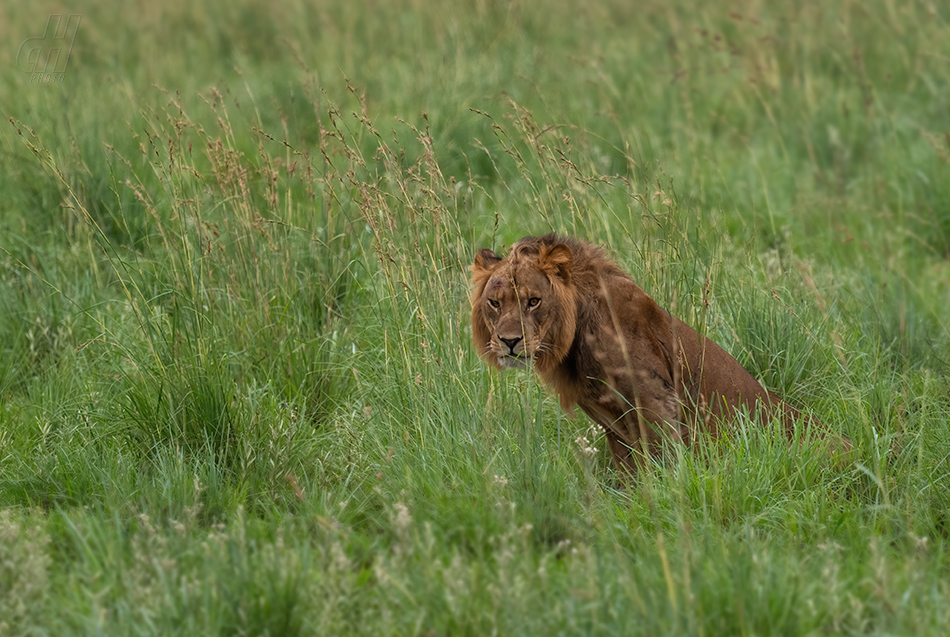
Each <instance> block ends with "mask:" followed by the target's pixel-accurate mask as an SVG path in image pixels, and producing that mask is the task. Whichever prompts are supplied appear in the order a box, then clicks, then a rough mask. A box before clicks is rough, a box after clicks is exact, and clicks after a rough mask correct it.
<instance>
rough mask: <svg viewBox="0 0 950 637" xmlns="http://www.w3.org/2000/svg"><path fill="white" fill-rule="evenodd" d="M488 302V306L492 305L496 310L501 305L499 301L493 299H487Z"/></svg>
mask: <svg viewBox="0 0 950 637" xmlns="http://www.w3.org/2000/svg"><path fill="white" fill-rule="evenodd" d="M488 304H489V305H490V306H492V307H493V308H494V309H496V310H497V309H498V308H499V307H501V303H499V302H498V301H496V300H495V299H488Z"/></svg>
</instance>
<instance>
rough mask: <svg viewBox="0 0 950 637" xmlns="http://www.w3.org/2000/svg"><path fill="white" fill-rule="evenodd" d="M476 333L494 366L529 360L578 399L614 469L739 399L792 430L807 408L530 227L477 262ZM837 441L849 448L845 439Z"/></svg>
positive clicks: (605, 269)
mask: <svg viewBox="0 0 950 637" xmlns="http://www.w3.org/2000/svg"><path fill="white" fill-rule="evenodd" d="M472 283H473V284H474V290H473V293H472V335H473V340H474V343H475V347H476V348H477V350H478V353H479V355H480V356H481V357H482V358H483V359H484V360H485V361H486V362H487V363H488V364H490V365H492V366H495V367H498V368H507V367H521V366H524V365H525V364H526V362H527V361H528V360H531V361H532V363H533V366H534V369H535V370H536V371H537V373H538V375H539V376H540V377H541V379H542V380H543V381H544V382H545V383H546V384H548V385H550V386H552V387H553V388H554V389H555V391H557V393H558V395H559V396H560V399H561V406H562V407H563V408H564V409H565V410H568V411H570V410H571V409H572V408H573V406H574V405H575V404H576V405H578V406H579V407H580V408H581V409H582V410H583V411H584V413H586V414H587V415H588V416H590V417H591V418H592V419H593V420H594V422H596V423H597V424H598V425H600V426H601V427H602V428H603V430H604V431H605V433H606V435H607V441H608V444H609V446H610V450H611V453H612V455H613V459H614V462H615V464H616V465H617V467H618V469H621V470H622V471H624V472H631V473H635V472H636V468H637V463H638V462H639V458H640V457H641V455H642V454H643V453H644V452H647V451H656V449H657V447H658V443H659V442H660V441H661V440H662V439H673V440H677V441H682V442H685V443H687V444H689V443H690V442H692V439H693V437H694V436H695V434H696V433H698V432H700V431H706V432H708V433H709V434H710V435H711V436H712V437H713V438H715V437H717V435H718V431H719V427H720V426H721V425H722V423H724V422H727V421H729V420H732V419H733V418H734V417H735V416H736V413H737V412H739V411H745V412H747V413H748V414H750V415H753V416H759V417H774V418H778V419H779V420H780V422H781V423H782V424H783V426H784V429H785V432H786V434H787V435H788V436H789V437H791V436H792V434H793V432H794V427H795V424H796V422H803V423H804V424H805V425H806V426H809V425H814V424H815V420H814V419H812V418H810V417H807V416H803V415H802V414H801V413H800V412H799V411H798V410H797V409H795V408H794V407H792V406H791V405H789V404H788V403H786V402H784V401H783V400H782V399H781V398H779V397H778V396H777V395H776V394H774V393H772V392H770V391H768V390H767V389H765V388H764V387H763V386H762V385H761V384H760V383H759V382H758V381H756V380H755V379H754V378H753V377H752V375H751V374H749V372H748V371H746V370H745V369H744V368H743V367H742V366H741V365H740V364H739V363H738V362H737V361H736V359H734V358H733V357H732V356H730V355H729V354H728V353H727V352H726V351H725V350H723V349H722V348H721V347H719V346H718V345H716V344H715V343H713V342H712V341H711V340H709V339H708V338H706V337H705V336H702V335H701V334H699V333H697V332H696V330H694V329H693V328H691V327H690V326H689V325H686V324H685V323H683V322H682V321H680V320H679V319H677V318H675V317H674V316H672V315H670V314H669V312H667V311H665V310H663V309H662V308H660V306H659V305H657V303H656V302H655V301H654V300H653V299H651V298H650V297H649V296H648V295H647V294H646V293H645V292H644V291H643V290H641V289H640V287H638V286H637V284H636V283H634V282H633V280H632V279H631V278H630V277H629V276H628V275H627V274H625V273H624V272H623V271H622V270H620V269H619V268H618V267H617V266H616V265H614V264H613V263H612V262H611V261H610V260H609V259H608V257H607V256H606V254H605V253H604V252H603V251H602V250H601V249H600V248H598V247H596V246H594V245H591V244H589V243H586V242H583V241H580V240H576V239H565V238H560V237H558V236H556V235H554V234H550V235H547V236H545V237H540V238H536V237H526V238H524V239H522V240H521V241H518V242H517V243H516V244H515V245H514V246H512V248H511V251H510V253H509V254H508V257H507V258H505V259H502V258H501V257H499V256H498V255H496V254H495V253H494V252H492V251H491V250H481V251H480V252H479V253H478V255H477V256H476V257H475V263H474V265H473V266H472ZM837 440H840V442H833V443H832V446H834V447H838V448H843V449H844V450H847V449H849V448H850V442H849V441H847V439H843V438H841V439H837Z"/></svg>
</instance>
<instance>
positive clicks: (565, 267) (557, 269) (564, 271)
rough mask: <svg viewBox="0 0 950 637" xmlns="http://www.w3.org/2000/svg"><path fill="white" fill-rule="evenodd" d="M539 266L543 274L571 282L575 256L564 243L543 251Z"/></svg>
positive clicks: (539, 257)
mask: <svg viewBox="0 0 950 637" xmlns="http://www.w3.org/2000/svg"><path fill="white" fill-rule="evenodd" d="M538 266H539V267H540V268H541V271H542V272H547V273H548V274H553V275H555V276H557V277H558V278H559V279H561V280H562V281H564V282H565V283H568V282H570V280H571V268H572V267H573V266H574V254H573V253H572V252H571V249H570V248H568V247H567V246H566V245H564V244H563V243H559V244H557V245H556V246H552V247H550V248H548V249H547V250H545V249H543V248H542V250H541V254H539V255H538Z"/></svg>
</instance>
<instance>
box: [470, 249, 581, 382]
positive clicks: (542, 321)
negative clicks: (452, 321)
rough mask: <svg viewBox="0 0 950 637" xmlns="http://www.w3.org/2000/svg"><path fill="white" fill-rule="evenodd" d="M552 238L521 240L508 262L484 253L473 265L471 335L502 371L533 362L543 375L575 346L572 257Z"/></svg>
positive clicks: (487, 356)
mask: <svg viewBox="0 0 950 637" xmlns="http://www.w3.org/2000/svg"><path fill="white" fill-rule="evenodd" d="M549 239H550V238H549V237H543V238H540V239H538V238H534V237H528V238H525V239H522V240H521V241H519V242H518V243H516V244H515V245H514V246H512V248H511V252H510V254H509V255H508V257H507V258H504V259H503V258H501V257H499V256H498V255H497V254H495V253H494V252H492V251H491V250H487V249H486V250H481V251H480V252H479V253H478V254H477V255H476V257H475V263H474V264H473V265H472V283H473V284H474V290H473V292H472V336H473V339H474V342H475V347H476V349H477V350H478V353H479V355H480V356H481V357H482V358H484V359H485V361H486V362H488V363H489V364H491V365H494V366H496V367H500V368H507V367H523V366H524V365H525V364H526V363H527V362H528V361H529V360H530V361H532V362H533V364H534V366H535V369H537V371H538V372H540V373H542V374H544V373H545V372H547V371H549V370H551V369H553V368H554V367H556V366H557V365H558V364H559V363H560V362H561V361H562V360H563V359H564V357H565V356H567V353H568V351H569V350H570V348H571V343H572V342H573V341H574V332H575V329H576V323H577V303H576V294H575V288H574V286H573V285H572V281H571V268H572V266H573V261H574V258H573V254H572V253H571V249H570V248H569V247H568V246H567V245H565V244H563V243H552V242H551V241H550V240H549Z"/></svg>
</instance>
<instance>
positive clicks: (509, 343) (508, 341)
mask: <svg viewBox="0 0 950 637" xmlns="http://www.w3.org/2000/svg"><path fill="white" fill-rule="evenodd" d="M521 339H522V337H521V336H517V337H515V338H501V337H500V336H499V337H498V340H499V341H501V342H502V343H504V344H505V345H507V346H508V351H510V352H511V353H512V354H514V353H515V345H517V344H518V343H520V342H521Z"/></svg>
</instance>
